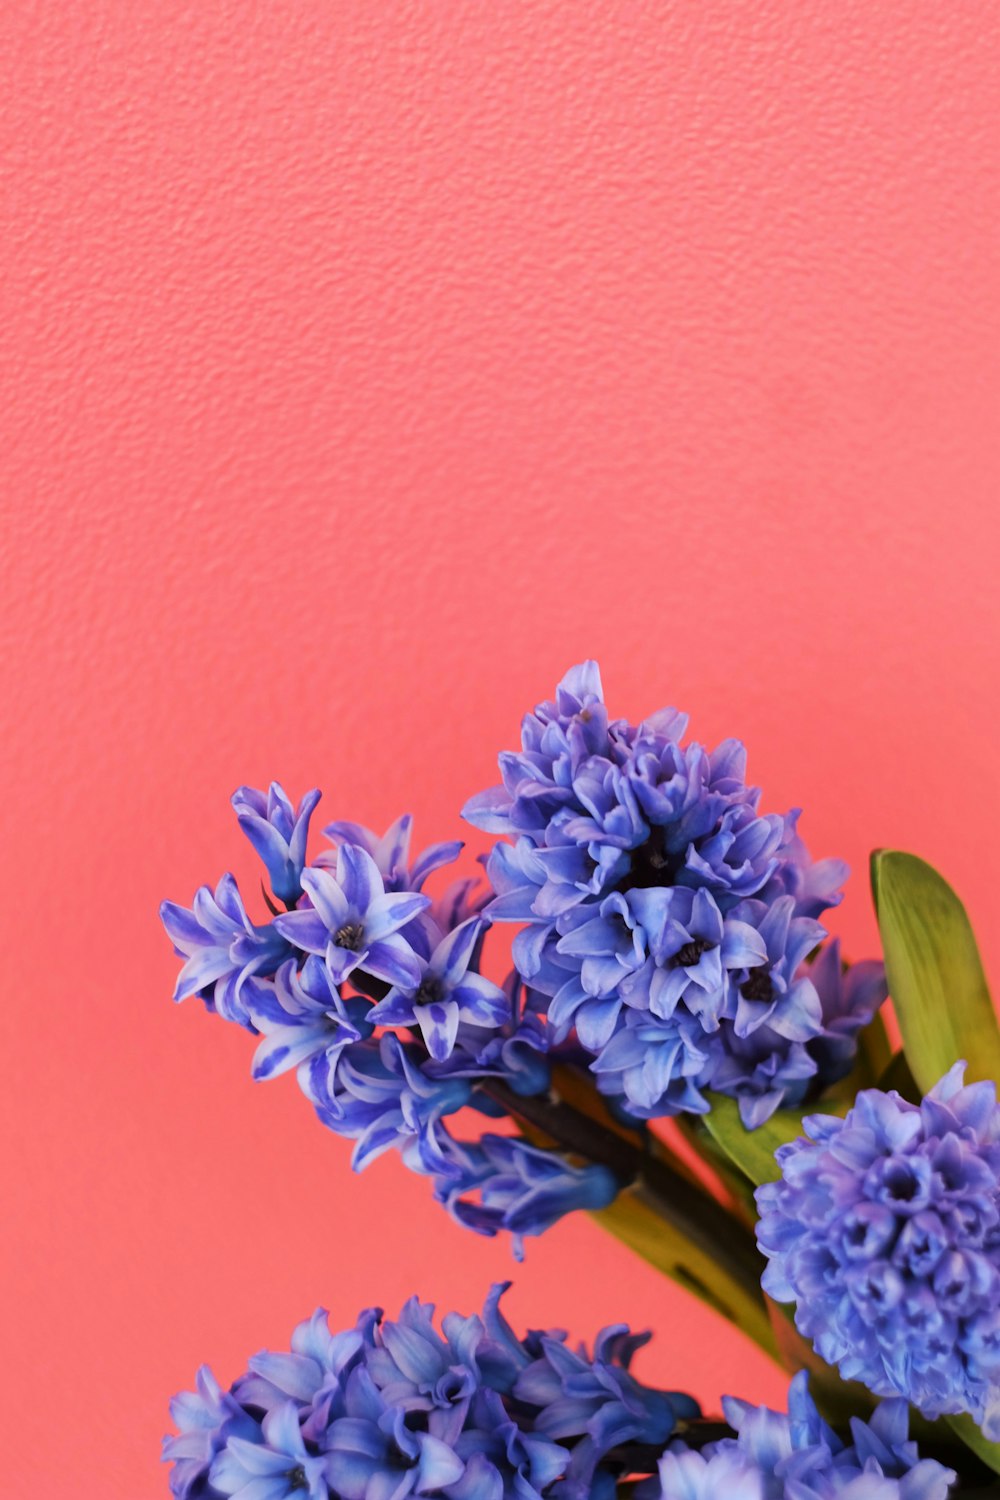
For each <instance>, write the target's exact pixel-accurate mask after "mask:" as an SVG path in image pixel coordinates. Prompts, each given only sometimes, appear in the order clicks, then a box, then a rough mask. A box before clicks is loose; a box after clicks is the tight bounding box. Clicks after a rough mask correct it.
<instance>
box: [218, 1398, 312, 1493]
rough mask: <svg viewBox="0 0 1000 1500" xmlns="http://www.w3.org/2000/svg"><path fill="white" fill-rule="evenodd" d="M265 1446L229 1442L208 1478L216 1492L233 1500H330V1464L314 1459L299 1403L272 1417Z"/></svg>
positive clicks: (266, 1420)
mask: <svg viewBox="0 0 1000 1500" xmlns="http://www.w3.org/2000/svg"><path fill="white" fill-rule="evenodd" d="M263 1437H264V1441H263V1442H262V1443H255V1442H249V1441H247V1440H246V1439H245V1438H240V1437H230V1438H229V1439H228V1440H227V1442H226V1446H225V1448H224V1449H223V1450H222V1452H221V1453H220V1454H219V1455H218V1457H217V1458H216V1459H215V1461H214V1463H213V1464H212V1467H211V1470H210V1472H209V1479H210V1482H211V1484H212V1488H213V1489H214V1490H215V1491H216V1493H217V1494H219V1495H228V1496H230V1497H232V1500H307V1497H308V1500H329V1496H330V1485H329V1484H328V1482H327V1479H328V1474H329V1470H330V1461H329V1458H328V1457H327V1456H326V1455H324V1454H315V1453H310V1452H309V1451H308V1449H307V1448H306V1445H305V1441H304V1440H303V1437H302V1429H301V1427H300V1426H299V1409H298V1405H297V1404H296V1402H294V1401H283V1402H282V1403H281V1405H280V1406H276V1407H275V1408H274V1409H273V1410H272V1411H269V1412H268V1413H267V1416H266V1417H265V1418H264V1422H263Z"/></svg>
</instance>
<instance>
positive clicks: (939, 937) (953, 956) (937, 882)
mask: <svg viewBox="0 0 1000 1500" xmlns="http://www.w3.org/2000/svg"><path fill="white" fill-rule="evenodd" d="M871 876H872V894H873V896H874V899H875V911H876V913H877V915H878V924H879V929H880V931H881V934H882V946H883V949H884V952H885V966H886V973H887V975H888V980H889V993H890V995H891V996H892V1000H893V1004H894V1005H895V1008H896V1015H897V1017H898V1019H899V1026H900V1030H901V1032H902V1035H903V1047H904V1049H905V1052H906V1060H907V1062H908V1063H909V1065H910V1069H911V1071H912V1073H913V1076H914V1078H915V1079H916V1081H917V1084H918V1085H919V1087H920V1089H921V1092H923V1093H926V1092H927V1091H928V1089H930V1088H932V1087H933V1086H934V1084H935V1083H937V1081H938V1079H939V1078H941V1077H942V1076H943V1074H945V1073H947V1071H948V1069H949V1068H950V1067H951V1066H952V1065H953V1064H954V1063H956V1062H958V1061H959V1059H961V1058H964V1059H965V1061H966V1062H967V1064H968V1069H967V1072H966V1079H967V1081H969V1082H972V1081H974V1080H977V1079H985V1078H991V1079H997V1080H1000V1027H998V1025H997V1018H996V1014H995V1012H994V1010H993V1002H992V1001H991V999H990V993H989V990H988V989H987V986H986V978H985V975H984V974H983V966H982V963H981V961H980V958H979V950H978V948H977V947H976V939H975V937H974V935H973V932H972V927H971V925H970V923H969V919H968V917H967V916H966V913H965V908H964V907H963V905H962V903H961V902H960V901H959V899H958V897H957V896H956V895H955V892H954V891H953V890H952V888H951V886H950V885H949V884H948V882H947V881H946V880H944V879H942V877H941V876H940V875H939V874H938V872H937V871H936V870H935V869H933V868H932V867H931V866H930V865H929V864H927V863H926V861H925V860H922V859H918V858H917V856H916V855H915V854H904V853H901V852H900V851H899V850H895V849H879V850H876V851H875V853H874V854H873V855H872V861H871Z"/></svg>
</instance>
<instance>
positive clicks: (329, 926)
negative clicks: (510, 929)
mask: <svg viewBox="0 0 1000 1500" xmlns="http://www.w3.org/2000/svg"><path fill="white" fill-rule="evenodd" d="M318 800H319V793H318V792H315V791H313V792H310V793H309V794H308V795H307V796H306V797H304V798H303V799H302V801H301V803H300V804H299V806H298V807H297V808H293V806H292V804H291V802H290V801H289V799H288V797H287V796H286V794H285V793H284V791H283V790H282V789H281V787H280V786H278V785H277V784H274V785H272V786H271V788H270V790H269V792H268V793H267V794H264V793H263V792H258V791H255V790H253V789H252V788H249V787H241V788H240V789H239V791H237V792H236V794H235V795H234V797H233V805H234V808H235V810H236V813H237V816H238V818H239V821H240V825H241V827H242V828H243V829H244V831H245V832H246V834H247V835H248V837H249V838H250V840H251V842H252V843H253V845H254V848H255V849H256V850H257V852H258V853H259V854H260V856H261V858H262V859H263V860H264V863H265V866H266V869H267V873H268V876H269V880H270V884H271V890H272V892H273V895H274V897H275V898H276V900H277V901H280V902H282V903H284V905H285V907H286V910H285V911H283V912H282V911H280V910H279V909H278V907H277V906H276V905H275V904H274V903H273V902H269V905H270V906H271V920H269V921H268V922H265V923H263V924H260V925H258V924H255V923H254V922H252V921H251V919H250V917H249V916H248V914H247V911H246V908H245V906H244V904H243V900H242V898H241V896H240V893H239V890H238V889H237V886H236V882H235V880H234V879H233V877H232V875H229V874H227V875H224V876H223V877H222V879H221V881H220V882H219V884H218V886H217V887H216V889H215V890H214V891H212V890H211V889H210V888H209V887H207V886H203V887H202V888H201V890H199V891H198V893H197V894H196V896H195V898H194V902H193V903H192V906H191V907H190V908H187V907H183V906H178V905H176V904H175V903H173V902H164V904H163V906H162V908H161V916H162V919H163V923H164V926H165V927H166V930H167V932H168V934H169V936H170V937H171V939H172V941H173V943H174V946H175V949H176V951H177V952H178V954H179V955H180V956H181V957H182V958H184V959H185V963H184V965H183V968H182V969H181V972H180V975H179V977H178V981H177V985H176V988H175V991H174V998H175V999H176V1000H182V999H184V998H185V997H186V996H189V995H198V996H200V997H201V999H202V1000H203V1001H204V1003H205V1004H206V1006H207V1007H208V1009H209V1010H211V1011H214V1012H216V1013H217V1014H219V1015H220V1016H222V1017H223V1018H224V1019H226V1020H229V1021H233V1022H236V1023H237V1024H238V1025H240V1026H243V1027H245V1028H246V1029H247V1030H249V1031H251V1032H253V1033H254V1034H258V1035H259V1036H260V1037H261V1041H260V1043H259V1045H258V1047H257V1050H256V1053H255V1055H254V1063H253V1071H254V1076H255V1077H256V1078H258V1079H267V1078H275V1077H278V1076H279V1075H280V1074H282V1073H284V1072H287V1071H288V1070H289V1069H292V1068H295V1069H297V1076H298V1080H299V1084H300V1086H301V1087H302V1089H303V1091H304V1092H305V1094H306V1096H307V1097H308V1098H309V1100H310V1101H311V1102H312V1104H313V1105H314V1107H315V1109H316V1112H317V1114H318V1116H319V1118H320V1120H322V1122H323V1123H324V1124H325V1125H327V1126H329V1127H330V1129H332V1130H334V1131H336V1132H337V1134H339V1135H342V1136H345V1137H347V1138H348V1139H350V1140H352V1141H354V1142H355V1147H354V1156H353V1161H354V1165H355V1166H356V1167H357V1168H359V1169H360V1168H362V1167H364V1166H366V1165H367V1164H368V1163H369V1162H370V1161H372V1160H374V1158H375V1157H377V1156H379V1155H380V1154H381V1153H382V1152H384V1151H387V1150H389V1149H393V1148H395V1149H396V1150H398V1151H399V1152H400V1153H401V1154H402V1156H403V1159H404V1161H405V1162H406V1163H407V1165H408V1166H409V1167H411V1168H412V1169H413V1170H415V1171H417V1172H420V1173H423V1174H426V1175H429V1176H431V1177H432V1178H433V1180H434V1185H435V1192H436V1195H437V1197H438V1198H439V1199H440V1200H441V1201H442V1202H443V1203H445V1204H446V1206H447V1207H448V1208H449V1209H450V1210H451V1212H452V1213H453V1214H454V1216H455V1217H456V1218H457V1219H458V1220H459V1221H460V1222H461V1223H463V1224H466V1225H468V1226H469V1227H470V1228H473V1229H475V1230H478V1231H479V1232H480V1233H484V1234H495V1233H496V1232H497V1231H498V1230H500V1229H507V1230H510V1231H511V1232H512V1233H513V1234H514V1235H515V1236H517V1237H520V1236H521V1235H524V1234H537V1233H540V1232H541V1231H542V1230H544V1229H545V1228H547V1227H548V1225H550V1224H551V1223H552V1222H554V1220H555V1219H557V1218H559V1217H560V1216H561V1215H562V1214H564V1213H567V1212H569V1211H571V1210H573V1209H576V1208H600V1207H603V1206H604V1205H606V1204H607V1203H609V1202H610V1201H611V1200H612V1199H613V1198H614V1196H615V1194H616V1193H617V1191H618V1188H619V1183H618V1181H617V1180H616V1178H614V1177H613V1176H612V1174H611V1173H610V1172H609V1171H608V1170H607V1169H606V1168H605V1167H603V1166H598V1165H595V1164H593V1163H583V1164H576V1163H574V1162H571V1161H569V1160H567V1159H565V1158H564V1157H563V1156H561V1155H559V1154H558V1153H556V1152H549V1151H543V1150H541V1149H539V1148H538V1147H536V1146H534V1145H532V1144H530V1143H529V1142H527V1141H525V1140H522V1139H521V1138H519V1137H510V1136H502V1135H498V1134H494V1133H492V1132H489V1131H486V1132H484V1133H481V1134H480V1135H479V1136H478V1137H477V1138H476V1139H474V1140H472V1141H459V1140H457V1139H455V1137H454V1136H453V1135H452V1134H451V1133H450V1132H449V1130H448V1128H447V1126H446V1124H445V1121H446V1119H447V1118H448V1117H450V1116H454V1115H455V1114H456V1113H457V1112H458V1111H459V1110H462V1109H464V1108H465V1107H466V1106H471V1107H472V1108H474V1109H476V1110H478V1111H479V1112H480V1113H481V1114H483V1115H485V1116H487V1117H491V1116H492V1117H497V1116H503V1115H504V1113H505V1108H504V1106H503V1104H501V1103H498V1102H497V1101H496V1099H495V1098H494V1097H493V1095H492V1094H491V1093H490V1086H491V1085H497V1084H502V1085H503V1087H504V1089H505V1090H507V1091H508V1094H514V1095H518V1094H521V1095H537V1094H541V1093H544V1092H546V1090H547V1089H548V1086H549V1063H548V1059H547V1057H546V1055H545V1052H546V1046H547V1039H546V1037H545V1034H544V1031H543V1029H542V1027H541V1026H540V1024H539V1022H538V1019H537V1017H536V1016H534V1015H533V1014H526V1013H525V1008H524V1001H523V991H522V987H521V985H520V983H519V982H518V980H517V977H516V976H511V978H510V979H509V980H508V982H507V984H506V985H505V986H503V987H501V986H499V985H497V984H494V983H493V982H492V981H491V980H489V979H488V978H486V977H485V976H484V975H483V974H482V973H481V972H480V960H481V955H482V947H483V938H484V935H485V932H486V928H487V922H486V920H485V919H484V917H483V916H482V915H481V913H480V907H481V906H482V902H483V896H482V893H481V890H480V888H479V887H478V883H477V882H476V881H475V880H459V881H456V882H453V883H452V885H451V886H449V887H448V889H447V890H446V891H445V893H444V895H443V896H442V897H441V898H440V899H439V900H437V901H432V900H431V899H430V897H429V896H427V895H426V894H424V890H423V887H424V884H425V882H426V880H427V878H428V876H430V875H431V874H433V873H434V872H435V871H437V870H439V869H441V868H443V867H444V866H446V865H448V864H450V863H451V862H452V861H453V860H454V859H455V858H456V856H457V854H458V852H459V850H460V849H461V847H462V846H461V844H458V843H450V844H436V845H433V846H432V847H431V848H429V849H427V850H425V851H424V852H423V853H422V854H420V855H418V856H417V857H416V858H414V859H412V860H411V858H410V834H411V822H412V820H411V819H410V818H409V817H408V816H406V817H402V818H400V819H399V820H398V821H397V822H396V823H394V824H393V825H392V827H391V828H390V829H389V830H388V832H387V833H386V834H385V835H384V837H382V838H379V837H378V836H376V835H375V834H373V833H372V832H371V831H370V830H369V829H366V828H362V827H360V826H358V825H357V824H353V823H343V822H338V823H332V824H330V825H329V826H328V827H327V828H326V829H325V830H324V831H325V833H326V835H327V837H328V838H329V839H330V840H331V842H332V845H333V847H332V848H330V849H327V850H324V851H323V852H321V853H320V854H319V855H318V856H317V858H316V860H315V861H314V863H313V864H312V865H307V864H306V863H305V859H306V841H307V834H308V828H309V820H310V817H311V814H312V812H313V810H314V809H315V806H316V803H317V801H318Z"/></svg>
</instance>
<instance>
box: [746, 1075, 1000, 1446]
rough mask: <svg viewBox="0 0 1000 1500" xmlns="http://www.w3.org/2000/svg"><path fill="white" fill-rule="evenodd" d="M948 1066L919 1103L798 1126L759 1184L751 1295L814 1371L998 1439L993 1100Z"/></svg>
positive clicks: (880, 1103) (867, 1102) (999, 1266)
mask: <svg viewBox="0 0 1000 1500" xmlns="http://www.w3.org/2000/svg"><path fill="white" fill-rule="evenodd" d="M964 1068H965V1065H964V1063H958V1064H956V1065H955V1067H954V1068H952V1069H951V1071H950V1072H949V1073H948V1074H946V1076H945V1077H944V1078H943V1079H942V1080H941V1081H940V1083H938V1084H937V1085H936V1086H935V1087H934V1088H933V1089H932V1090H931V1092H930V1093H929V1094H928V1095H927V1097H926V1098H925V1099H924V1100H923V1102H922V1103H921V1104H920V1105H915V1104H910V1103H907V1101H906V1100H905V1099H902V1098H901V1097H900V1096H899V1095H898V1094H897V1093H894V1092H893V1093H882V1092H880V1091H879V1090H877V1089H869V1090H865V1091H864V1092H862V1093H860V1094H859V1095H858V1097H857V1100H856V1102H855V1104H854V1106H853V1108H852V1109H851V1110H850V1111H849V1112H848V1114H847V1116H846V1117H845V1118H844V1119H842V1120H841V1119H838V1118H835V1117H831V1116H826V1115H813V1116H809V1117H807V1118H806V1120H805V1121H804V1127H805V1129H806V1131H807V1132H808V1138H800V1139H799V1140H797V1141H794V1142H791V1143H790V1144H789V1145H787V1146H782V1147H781V1148H780V1149H779V1151H778V1152H777V1153H776V1156H777V1161H778V1163H779V1165H780V1167H781V1178H780V1180H779V1181H777V1182H774V1183H768V1184H766V1185H765V1186H764V1187H761V1188H759V1189H758V1192H757V1205H758V1209H759V1212H760V1216H761V1217H760V1223H759V1226H758V1242H759V1244H760V1248H761V1250H762V1251H763V1253H764V1254H765V1255H766V1256H767V1257H768V1261H769V1264H768V1266H767V1269H766V1271H765V1274H764V1277H763V1286H764V1289H765V1291H767V1292H769V1293H770V1295H771V1296H772V1297H774V1298H775V1299H776V1300H777V1301H779V1302H794V1303H795V1309H796V1310H795V1322H796V1325H797V1327H798V1328H799V1330H800V1332H801V1333H803V1334H804V1335H805V1336H806V1337H807V1338H809V1339H811V1340H812V1341H813V1343H814V1344H815V1347H816V1349H817V1351H818V1353H819V1354H820V1355H821V1356H822V1358H823V1359H824V1360H826V1362H827V1363H828V1364H831V1365H837V1366H838V1367H839V1369H840V1373H841V1375H842V1376H843V1377H844V1379H846V1380H861V1381H863V1382H864V1384H865V1385H867V1386H868V1388H869V1389H870V1390H871V1391H873V1392H874V1393H875V1394H876V1395H895V1394H898V1395H901V1396H905V1397H906V1398H907V1399H908V1400H909V1401H911V1402H912V1403H913V1404H914V1406H916V1407H918V1408H919V1409H920V1410H921V1411H922V1412H923V1413H924V1414H925V1415H926V1416H928V1417H937V1416H940V1415H941V1414H943V1413H956V1412H963V1411H964V1412H969V1413H971V1415H972V1416H973V1417H974V1419H975V1420H976V1422H977V1423H979V1425H980V1426H981V1427H982V1429H983V1431H984V1432H985V1433H986V1435H987V1436H988V1437H990V1438H992V1439H997V1438H1000V1106H998V1104H997V1097H996V1085H995V1084H994V1083H992V1082H989V1083H975V1084H971V1085H968V1086H963V1078H964Z"/></svg>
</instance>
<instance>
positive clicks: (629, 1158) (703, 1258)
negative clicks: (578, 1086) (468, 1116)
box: [481, 1079, 781, 1364]
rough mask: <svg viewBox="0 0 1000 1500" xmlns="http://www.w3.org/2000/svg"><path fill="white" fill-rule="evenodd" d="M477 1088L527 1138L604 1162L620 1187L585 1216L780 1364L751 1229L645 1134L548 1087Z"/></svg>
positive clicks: (492, 1082) (493, 1085)
mask: <svg viewBox="0 0 1000 1500" xmlns="http://www.w3.org/2000/svg"><path fill="white" fill-rule="evenodd" d="M481 1087H483V1088H484V1090H485V1092H487V1093H489V1094H490V1096H491V1097H492V1098H494V1099H496V1100H497V1102H498V1103H500V1104H502V1105H503V1107H504V1109H505V1110H506V1111H507V1112H508V1113H509V1114H510V1115H512V1116H513V1118H514V1119H516V1120H518V1121H519V1122H520V1123H522V1124H523V1125H524V1126H526V1127H527V1129H528V1131H529V1132H530V1133H531V1134H532V1135H533V1136H536V1137H537V1136H538V1135H541V1136H542V1137H543V1138H544V1141H545V1142H546V1143H547V1144H551V1145H554V1146H557V1147H559V1148H560V1149H561V1150H563V1151H565V1152H568V1153H569V1154H571V1155H573V1156H576V1157H581V1158H583V1159H584V1160H585V1161H588V1162H593V1163H595V1164H597V1165H600V1166H603V1167H607V1168H608V1170H609V1171H611V1172H612V1173H613V1174H614V1176H615V1177H616V1178H617V1179H618V1181H619V1182H620V1183H621V1188H622V1191H621V1192H620V1193H619V1196H618V1197H617V1198H616V1200H615V1201H614V1202H613V1203H612V1204H610V1205H609V1206H608V1207H607V1208H604V1209H598V1210H595V1211H594V1212H593V1213H592V1217H593V1218H595V1219H596V1220H597V1221H598V1223H600V1224H602V1225H603V1226H604V1228H605V1229H607V1230H608V1231H609V1232H610V1233H611V1234H613V1235H615V1236H616V1238H618V1239H620V1240H622V1241H623V1243H625V1244H627V1245H628V1246H629V1247H630V1248H631V1249H632V1250H634V1251H635V1253H636V1254H637V1255H640V1256H642V1258H643V1259H644V1260H646V1261H648V1262H649V1263H650V1264H651V1265H653V1266H655V1267H656V1268H657V1270H659V1271H661V1272H663V1273H664V1274H665V1275H668V1276H670V1277H671V1278H672V1279H673V1280H675V1281H677V1282H678V1283H679V1284H680V1285H681V1286H683V1287H685V1288H686V1290H688V1291H689V1292H693V1293H694V1295H695V1296H697V1297H700V1298H701V1300H702V1301H704V1302H707V1303H708V1305H709V1306H710V1307H712V1308H714V1309H715V1310H716V1312H718V1313H720V1314H721V1315H722V1316H723V1317H725V1318H727V1319H728V1320H729V1322H731V1323H733V1324H735V1325H736V1327H737V1328H739V1329H741V1330H742V1332H744V1333H745V1334H746V1335H747V1336H748V1337H749V1338H751V1339H753V1341H754V1342H755V1343H756V1344H758V1345H759V1347H760V1348H761V1349H763V1350H764V1351H765V1352H766V1353H767V1354H769V1355H770V1356H771V1358H772V1359H774V1360H776V1361H777V1362H778V1363H779V1364H780V1363H781V1356H780V1352H779V1349H778V1345H777V1342H776V1340H775V1336H774V1330H773V1328H772V1327H771V1322H770V1319H769V1316H768V1312H767V1305H766V1302H765V1300H764V1295H763V1293H762V1291H761V1289H760V1271H761V1262H760V1256H759V1253H758V1251H757V1246H756V1243H755V1241H754V1237H753V1234H752V1233H751V1232H750V1230H749V1229H748V1228H747V1226H746V1225H745V1224H744V1223H743V1222H742V1221H741V1220H740V1219H738V1218H737V1217H736V1216H735V1215H734V1214H732V1213H730V1212H729V1210H728V1209H726V1208H725V1207H724V1206H723V1205H722V1204H721V1203H719V1202H718V1201H717V1200H716V1199H715V1198H713V1197H712V1196H711V1194H710V1193H708V1192H707V1191H706V1190H705V1189H704V1188H703V1187H702V1186H701V1185H700V1184H699V1183H698V1182H697V1180H696V1179H695V1178H694V1176H693V1174H691V1173H689V1172H688V1171H687V1170H686V1169H684V1168H683V1167H682V1165H681V1164H680V1163H674V1162H673V1161H672V1160H671V1159H670V1156H669V1154H668V1152H667V1150H666V1148H665V1147H661V1146H660V1143H658V1142H656V1141H655V1140H654V1138H653V1137H652V1136H651V1135H650V1134H649V1132H648V1131H644V1132H642V1133H641V1134H640V1133H639V1132H634V1133H633V1132H626V1131H624V1130H622V1129H621V1128H617V1127H616V1128H610V1126H609V1125H606V1124H604V1123H602V1122H601V1121H600V1119H595V1118H593V1117H592V1115H591V1114H589V1113H585V1112H584V1111H583V1110H581V1109H577V1108H576V1107H575V1106H574V1105H572V1104H569V1103H567V1102H566V1100H565V1099H563V1098H559V1097H557V1096H556V1095H555V1094H554V1093H550V1094H549V1095H547V1096H536V1095H532V1096H530V1097H524V1096H521V1095H518V1094H515V1093H514V1092H513V1091H512V1090H511V1089H509V1088H508V1087H507V1085H506V1084H504V1083H501V1082H500V1081H499V1080H496V1079H490V1080H488V1081H485V1082H484V1083H483V1084H482V1085H481ZM598 1101H599V1096H597V1095H596V1091H595V1109H596V1108H603V1105H601V1104H599V1102H598Z"/></svg>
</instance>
